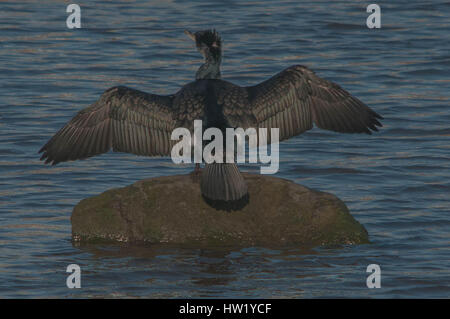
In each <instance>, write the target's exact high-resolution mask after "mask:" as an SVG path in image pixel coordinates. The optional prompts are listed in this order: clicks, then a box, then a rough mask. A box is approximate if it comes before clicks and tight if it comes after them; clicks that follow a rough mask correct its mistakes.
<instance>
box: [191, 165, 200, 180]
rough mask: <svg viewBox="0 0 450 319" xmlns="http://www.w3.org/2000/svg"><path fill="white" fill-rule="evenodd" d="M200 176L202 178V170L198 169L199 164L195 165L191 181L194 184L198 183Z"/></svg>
mask: <svg viewBox="0 0 450 319" xmlns="http://www.w3.org/2000/svg"><path fill="white" fill-rule="evenodd" d="M201 176H202V169H201V168H200V164H195V168H194V170H193V171H192V173H191V177H192V180H193V181H194V182H200V177H201Z"/></svg>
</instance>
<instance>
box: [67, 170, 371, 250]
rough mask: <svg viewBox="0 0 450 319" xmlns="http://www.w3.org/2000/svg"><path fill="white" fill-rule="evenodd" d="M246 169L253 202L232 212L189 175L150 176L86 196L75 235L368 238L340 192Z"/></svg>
mask: <svg viewBox="0 0 450 319" xmlns="http://www.w3.org/2000/svg"><path fill="white" fill-rule="evenodd" d="M243 175H244V178H245V180H246V181H247V184H248V189H249V199H248V204H247V205H246V206H244V207H243V208H241V209H239V210H234V211H226V210H221V209H217V208H214V207H212V206H211V205H210V204H208V203H206V202H205V200H204V199H203V197H202V196H201V193H200V187H199V184H198V181H195V179H194V178H193V177H192V176H191V175H176V176H166V177H158V178H150V179H146V180H142V181H139V182H136V183H134V184H132V185H130V186H127V187H124V188H118V189H112V190H108V191H106V192H104V193H103V194H100V195H98V196H94V197H91V198H87V199H84V200H82V201H81V202H80V203H79V204H78V205H77V206H75V208H74V210H73V213H72V218H71V220H72V236H73V239H74V240H75V241H80V242H96V241H102V242H104V241H120V242H138V243H139V242H147V243H174V244H187V245H197V246H214V245H215V246H217V245H221V246H235V245H237V246H254V245H257V246H260V245H262V246H266V245H267V246H278V245H297V246H300V245H301V246H309V247H312V246H318V245H336V244H363V243H368V242H369V239H368V234H367V231H366V229H365V228H364V227H363V226H362V225H361V224H360V223H358V222H357V221H356V220H355V219H354V218H353V217H352V215H350V213H349V211H348V209H347V207H346V206H345V204H344V203H343V202H342V201H341V200H340V199H338V198H337V197H336V196H334V195H332V194H329V193H324V192H318V191H315V190H312V189H309V188H306V187H304V186H301V185H298V184H295V183H293V182H291V181H288V180H286V179H281V178H277V177H272V176H264V175H254V174H246V173H244V174H243Z"/></svg>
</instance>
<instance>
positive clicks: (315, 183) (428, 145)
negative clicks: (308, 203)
mask: <svg viewBox="0 0 450 319" xmlns="http://www.w3.org/2000/svg"><path fill="white" fill-rule="evenodd" d="M76 3H78V4H79V5H80V6H81V9H82V29H78V30H69V29H67V28H66V25H65V20H66V17H67V14H66V12H65V9H66V5H67V4H68V3H66V2H62V1H61V2H57V1H39V2H34V1H33V2H30V3H26V2H25V3H23V2H22V3H18V2H14V1H10V2H2V3H1V4H0V176H1V179H0V298H4V297H26V298H28V297H58V298H60V297H89V296H95V297H269V298H270V297H288V298H297V297H403V298H404V297H425V298H429V297H446V298H448V297H449V296H450V288H449V285H450V249H449V247H450V235H449V230H450V219H449V217H450V143H449V142H450V128H449V127H450V125H449V123H450V101H449V99H450V77H449V75H450V32H449V31H450V19H449V18H450V2H448V1H442V0H435V1H427V2H420V1H416V2H415V1H395V2H394V1H378V2H377V3H378V4H379V5H381V10H382V28H381V29H379V30H369V29H368V28H367V27H366V25H365V21H366V18H367V16H368V14H367V13H366V6H367V5H368V4H369V3H370V2H367V3H365V2H364V1H344V2H341V1H315V2H310V1H300V0H295V1H283V2H280V1H276V2H272V1H257V2H247V1H229V2H227V4H223V3H222V2H219V1H217V2H215V1H211V0H208V1H189V2H186V3H182V2H178V1H171V2H160V1H155V2H152V1H144V0H136V1H124V2H120V1H114V2H113V1H78V2H76ZM311 3H314V4H311ZM208 27H215V28H216V29H217V30H219V31H220V32H221V34H222V37H223V39H224V56H225V57H224V61H223V77H224V78H225V79H227V80H230V81H233V82H235V83H237V84H241V85H250V84H255V83H258V82H260V81H262V80H264V79H266V78H268V77H269V76H271V75H273V74H275V73H277V72H278V71H280V70H282V69H284V68H286V67H288V66H290V65H292V64H304V65H306V66H308V67H310V68H311V69H313V70H315V71H316V72H317V74H318V75H320V76H322V77H325V78H327V79H330V80H333V81H335V82H337V83H339V84H340V85H342V86H343V87H344V88H346V89H347V90H349V91H350V92H351V93H352V94H354V95H356V96H357V97H358V98H360V99H361V100H362V101H364V102H365V103H367V104H368V105H370V106H371V107H372V108H373V109H374V110H376V111H377V112H378V113H380V114H382V115H383V116H384V117H385V120H384V121H383V124H384V127H383V129H382V131H381V132H380V133H378V134H374V135H372V136H366V135H344V134H337V133H333V132H328V131H322V130H319V129H313V130H312V131H309V132H307V133H305V134H303V135H301V136H299V137H296V138H293V139H291V140H289V141H286V142H283V143H282V144H281V145H280V149H281V154H280V156H281V158H280V162H281V163H280V171H279V173H278V174H277V176H279V177H283V178H288V179H290V180H293V181H295V182H297V183H300V184H303V185H305V186H308V187H311V188H315V189H318V190H322V191H327V192H331V193H333V194H335V195H337V196H338V197H340V198H341V199H342V200H343V201H344V202H345V203H346V204H347V205H348V207H349V208H350V210H351V212H352V213H353V215H354V216H355V218H356V219H357V220H358V221H359V222H361V223H362V224H363V225H364V226H365V227H366V228H367V230H368V232H369V234H370V238H371V241H372V244H370V245H362V246H342V247H321V248H316V249H312V250H305V249H302V248H300V247H291V248H286V249H279V248H278V249H270V248H268V247H247V248H236V249H215V250H204V249H196V248H195V247H192V248H190V249H189V248H180V247H173V246H170V247H168V246H151V247H127V246H88V247H75V246H73V245H72V243H71V225H70V215H71V211H72V208H73V207H74V205H76V204H77V203H78V202H79V201H80V200H81V199H83V198H86V197H89V196H93V195H96V194H99V193H101V192H103V191H105V190H107V189H109V188H112V187H120V186H125V185H128V184H131V183H133V182H135V181H137V180H140V179H142V178H144V177H152V176H160V175H170V174H181V173H187V172H188V171H190V170H191V169H192V167H181V168H180V167H177V166H175V165H174V164H172V162H171V160H170V159H169V158H144V157H137V156H133V155H128V154H113V153H108V154H105V155H102V156H99V157H96V158H92V159H89V160H85V161H78V162H70V163H64V164H61V165H58V166H56V167H47V166H44V165H43V164H42V163H41V162H40V161H39V156H38V155H37V154H36V153H37V151H38V149H39V148H40V147H41V146H42V145H43V144H44V143H45V142H46V141H47V140H48V139H49V138H50V137H51V136H52V135H53V134H54V133H55V132H56V131H57V129H59V128H60V127H61V126H62V125H64V124H65V123H66V122H67V121H68V120H69V119H71V117H72V116H73V115H74V114H75V113H76V112H77V111H78V110H80V109H81V108H84V107H85V106H87V105H89V104H91V103H92V102H93V101H95V100H96V99H97V98H98V97H99V96H100V94H101V93H102V92H103V91H104V90H105V89H107V88H109V87H111V86H115V85H127V86H130V87H133V88H137V89H141V90H144V91H148V92H153V93H158V94H169V93H172V92H175V91H176V90H178V88H179V87H180V86H181V85H183V84H185V83H187V82H189V81H191V80H192V79H193V77H194V74H195V71H196V69H197V68H198V66H199V64H200V56H199V54H198V53H197V52H196V51H195V50H194V48H193V44H192V43H191V42H190V40H189V39H187V38H186V36H185V35H184V34H183V30H184V29H185V28H189V29H191V30H193V31H196V30H200V29H205V28H208ZM253 170H256V169H253ZM71 263H76V264H79V265H80V266H81V269H82V288H81V289H73V290H71V289H68V288H67V287H66V284H65V282H66V275H67V274H66V273H65V269H66V266H67V265H68V264H71ZM372 263H375V264H379V265H380V267H381V271H382V277H381V288H380V289H368V288H367V287H366V276H367V275H368V274H367V273H366V267H367V265H369V264H372Z"/></svg>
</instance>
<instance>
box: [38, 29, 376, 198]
mask: <svg viewBox="0 0 450 319" xmlns="http://www.w3.org/2000/svg"><path fill="white" fill-rule="evenodd" d="M186 34H187V35H188V36H189V37H191V38H192V39H193V40H195V41H196V45H197V48H198V50H199V51H200V52H201V53H202V54H203V55H204V56H205V63H204V64H203V65H202V66H201V67H200V69H199V70H198V72H197V76H196V78H197V80H196V81H194V82H191V83H189V84H186V85H185V86H183V87H182V88H181V89H180V90H179V91H178V92H177V93H175V94H173V95H168V96H160V95H156V94H149V93H145V92H141V91H138V90H134V89H130V88H127V87H114V88H111V89H109V90H107V91H106V92H105V93H103V94H102V96H101V97H100V99H99V100H98V101H96V102H95V103H93V104H92V105H91V106H90V107H88V108H86V109H84V110H82V111H80V112H79V113H78V114H77V115H76V116H75V117H74V118H73V119H72V120H71V121H70V122H69V123H67V124H66V125H65V126H64V127H63V128H62V129H61V130H59V131H58V132H57V133H56V134H55V135H54V136H53V137H52V138H51V139H50V140H49V141H48V142H47V144H45V145H44V146H43V147H42V148H41V150H40V151H39V152H43V155H42V157H41V160H45V163H51V164H57V163H59V162H64V161H70V160H77V159H84V158H88V157H91V156H94V155H98V154H101V153H105V152H108V151H109V150H110V149H111V148H112V149H113V151H116V152H127V153H133V154H137V155H146V156H155V155H170V151H171V148H172V146H173V145H174V143H176V142H174V141H171V140H170V136H171V133H172V131H173V129H175V128H176V127H186V128H188V129H190V130H191V131H192V129H193V121H194V120H195V119H201V120H203V122H204V125H205V128H207V127H219V128H221V129H225V128H226V127H243V128H248V127H255V128H257V127H263V128H279V129H280V140H285V139H287V138H289V137H292V136H296V135H298V134H301V133H303V132H305V131H307V130H309V129H311V128H312V127H313V124H314V123H315V124H316V125H317V126H318V127H320V128H323V129H327V130H332V131H336V132H342V133H367V134H371V131H378V129H377V127H380V126H382V125H381V123H380V122H379V120H380V119H382V117H381V116H380V115H379V114H377V113H376V112H375V111H373V110H372V109H370V108H369V107H368V106H366V105H365V104H364V103H363V102H361V101H360V100H358V99H357V98H355V97H353V96H351V95H350V94H349V93H348V92H347V91H346V90H344V89H343V88H341V87H340V86H339V85H337V84H335V83H332V82H330V81H327V80H325V79H322V78H320V77H318V76H317V75H316V74H315V73H314V72H313V71H311V70H309V69H308V68H307V67H305V66H301V65H294V66H291V67H289V68H287V69H285V70H283V71H282V72H280V73H278V74H276V75H275V76H273V77H272V78H270V79H268V80H266V81H264V82H262V83H260V84H257V85H255V86H248V87H241V86H238V85H235V84H233V83H231V82H228V81H225V80H221V79H220V62H221V45H222V42H221V39H220V37H219V36H218V34H217V32H215V31H201V32H196V33H195V34H193V33H191V32H189V31H186ZM208 165H212V164H207V167H206V168H205V170H204V171H203V174H202V182H201V188H202V193H203V195H204V196H205V197H206V198H208V199H212V200H224V201H228V200H237V199H240V198H242V197H243V196H245V195H247V188H246V185H245V182H244V180H243V179H242V176H241V174H240V173H239V170H238V169H237V167H236V168H233V167H232V166H233V165H234V166H236V165H235V164H231V166H230V165H228V166H226V167H225V166H217V165H226V164H216V165H215V166H214V167H213V166H210V167H208ZM227 172H229V173H227ZM209 174H212V175H209ZM227 174H228V175H227ZM226 175H227V176H226Z"/></svg>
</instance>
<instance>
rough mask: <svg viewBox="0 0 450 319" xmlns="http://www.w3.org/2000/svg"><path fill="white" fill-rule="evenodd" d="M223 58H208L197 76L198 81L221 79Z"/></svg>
mask: <svg viewBox="0 0 450 319" xmlns="http://www.w3.org/2000/svg"><path fill="white" fill-rule="evenodd" d="M220 62H221V57H220V56H219V57H217V58H214V57H212V56H207V57H206V58H205V63H203V64H202V65H201V66H200V68H199V69H198V71H197V74H196V75H195V79H196V80H202V79H220Z"/></svg>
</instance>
